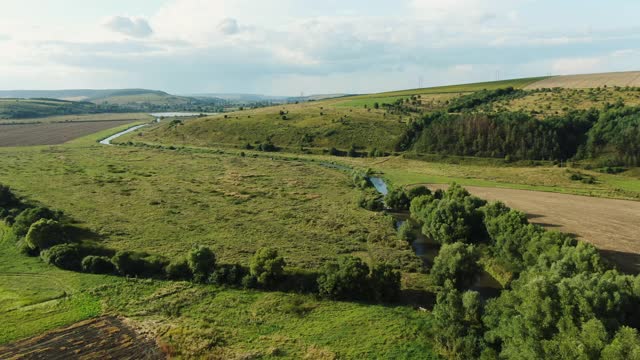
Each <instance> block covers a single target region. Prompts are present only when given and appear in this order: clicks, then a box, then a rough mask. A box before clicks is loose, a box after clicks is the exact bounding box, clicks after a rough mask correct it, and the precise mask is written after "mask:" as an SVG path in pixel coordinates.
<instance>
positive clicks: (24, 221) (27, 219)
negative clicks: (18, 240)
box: [13, 207, 59, 236]
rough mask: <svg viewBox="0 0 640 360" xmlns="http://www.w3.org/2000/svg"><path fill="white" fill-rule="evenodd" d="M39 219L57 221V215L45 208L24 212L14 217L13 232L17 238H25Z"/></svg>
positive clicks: (30, 209)
mask: <svg viewBox="0 0 640 360" xmlns="http://www.w3.org/2000/svg"><path fill="white" fill-rule="evenodd" d="M40 219H50V220H58V219H59V214H58V213H57V212H55V211H52V210H50V209H47V208H45V207H35V208H29V209H26V210H24V211H23V212H21V213H20V215H18V216H16V219H15V222H14V223H13V232H14V233H15V234H16V235H18V236H25V235H26V234H27V232H28V231H29V227H31V225H32V224H33V223H35V222H36V221H38V220H40Z"/></svg>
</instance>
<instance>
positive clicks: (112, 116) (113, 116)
mask: <svg viewBox="0 0 640 360" xmlns="http://www.w3.org/2000/svg"><path fill="white" fill-rule="evenodd" d="M153 119H154V118H153V116H151V115H149V114H147V113H104V114H84V115H62V116H49V117H43V118H28V119H12V120H9V119H4V120H0V125H2V124H34V123H65V122H76V121H77V122H87V121H115V120H149V121H151V120H153Z"/></svg>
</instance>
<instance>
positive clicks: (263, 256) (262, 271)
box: [249, 248, 286, 287]
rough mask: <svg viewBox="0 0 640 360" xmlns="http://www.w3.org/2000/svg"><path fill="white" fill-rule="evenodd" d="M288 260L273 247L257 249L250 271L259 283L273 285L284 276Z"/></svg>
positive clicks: (266, 285) (267, 285)
mask: <svg viewBox="0 0 640 360" xmlns="http://www.w3.org/2000/svg"><path fill="white" fill-rule="evenodd" d="M285 266H286V262H285V261H284V258H283V257H281V256H279V255H278V251H277V250H275V249H272V248H262V249H259V250H258V251H256V253H255V255H253V258H251V264H250V267H249V268H250V272H251V275H252V276H254V277H255V278H256V280H257V282H258V284H259V285H261V286H265V287H272V286H274V285H275V282H276V281H277V280H279V279H280V278H282V275H283V274H284V267H285Z"/></svg>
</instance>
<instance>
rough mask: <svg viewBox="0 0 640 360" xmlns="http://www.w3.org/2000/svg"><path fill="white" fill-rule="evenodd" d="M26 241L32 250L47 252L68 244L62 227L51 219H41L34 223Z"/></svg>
mask: <svg viewBox="0 0 640 360" xmlns="http://www.w3.org/2000/svg"><path fill="white" fill-rule="evenodd" d="M25 241H26V243H27V245H28V246H29V248H31V249H32V250H45V249H48V248H50V247H52V246H54V245H58V244H64V243H66V242H67V241H66V236H65V234H64V230H63V228H62V225H60V223H59V222H57V221H55V220H49V219H40V220H38V221H36V222H35V223H33V224H32V225H31V227H30V228H29V232H27V236H26V238H25Z"/></svg>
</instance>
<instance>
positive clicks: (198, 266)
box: [187, 246, 216, 282]
mask: <svg viewBox="0 0 640 360" xmlns="http://www.w3.org/2000/svg"><path fill="white" fill-rule="evenodd" d="M187 261H188V263H189V268H190V269H191V272H192V273H193V280H194V281H196V282H205V281H207V279H209V276H210V275H211V273H213V271H214V270H215V268H216V255H215V254H214V253H213V251H211V249H209V248H208V247H206V246H198V247H195V248H193V249H192V250H191V252H190V253H189V257H188V259H187Z"/></svg>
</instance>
